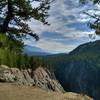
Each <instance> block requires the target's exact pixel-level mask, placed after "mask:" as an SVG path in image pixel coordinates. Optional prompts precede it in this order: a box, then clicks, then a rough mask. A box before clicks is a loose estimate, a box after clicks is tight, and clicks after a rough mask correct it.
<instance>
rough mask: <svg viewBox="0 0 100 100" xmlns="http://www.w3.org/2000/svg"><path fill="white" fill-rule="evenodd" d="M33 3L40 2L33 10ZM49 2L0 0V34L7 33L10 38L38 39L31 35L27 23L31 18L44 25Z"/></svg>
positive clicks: (42, 0) (45, 0) (34, 34)
mask: <svg viewBox="0 0 100 100" xmlns="http://www.w3.org/2000/svg"><path fill="white" fill-rule="evenodd" d="M34 1H38V2H40V6H39V7H36V8H33V7H32V3H34ZM51 2H52V1H50V0H0V33H7V34H8V35H9V36H10V37H14V36H15V35H16V36H18V37H23V36H25V35H26V34H29V35H31V36H33V37H34V38H35V39H36V40H38V39H39V37H38V35H37V34H36V33H32V31H31V29H30V27H29V26H28V24H27V21H28V20H30V19H31V18H34V19H36V20H39V21H41V22H42V23H44V24H48V22H46V18H47V17H48V10H49V8H50V3H51Z"/></svg>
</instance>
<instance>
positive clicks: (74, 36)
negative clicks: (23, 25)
mask: <svg viewBox="0 0 100 100" xmlns="http://www.w3.org/2000/svg"><path fill="white" fill-rule="evenodd" d="M38 5H39V3H38V2H34V3H33V6H35V7H37V6H38ZM95 8H99V5H95V6H94V5H93V4H92V3H91V2H90V3H88V4H86V5H83V4H80V3H79V0H55V1H54V2H53V3H51V8H50V10H49V17H48V19H47V21H48V22H49V23H50V26H48V25H43V24H42V23H41V22H39V21H37V20H34V19H32V20H31V21H30V22H29V25H30V27H31V29H32V31H33V32H35V33H37V34H38V35H39V37H40V40H39V41H37V42H36V41H35V40H34V39H33V38H31V37H29V39H27V40H25V44H28V45H30V46H34V47H39V48H41V49H42V50H44V52H50V53H68V52H70V51H72V50H73V49H75V48H76V47H77V46H79V45H80V44H83V43H86V42H89V41H94V40H95V39H99V38H100V37H98V36H95V34H94V33H95V32H94V30H91V29H90V28H89V27H88V23H89V22H91V21H94V19H91V18H90V17H89V16H87V15H86V14H84V13H83V12H84V11H88V12H89V13H91V14H92V13H94V11H93V10H92V9H95ZM97 13H100V12H97ZM89 34H94V35H93V36H95V37H96V38H95V39H93V40H91V39H90V38H89Z"/></svg>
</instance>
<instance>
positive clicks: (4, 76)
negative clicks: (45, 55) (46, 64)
mask: <svg viewBox="0 0 100 100" xmlns="http://www.w3.org/2000/svg"><path fill="white" fill-rule="evenodd" d="M0 82H9V83H17V84H23V85H30V86H37V87H40V88H43V89H45V90H52V91H58V92H64V90H63V88H62V86H61V85H60V84H59V82H58V81H57V80H56V79H55V78H52V75H51V74H50V72H49V71H46V70H45V69H43V68H42V67H38V68H37V69H36V70H35V71H33V70H31V69H22V70H20V69H18V68H9V67H8V66H5V65H1V66H0Z"/></svg>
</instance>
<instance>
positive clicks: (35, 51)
mask: <svg viewBox="0 0 100 100" xmlns="http://www.w3.org/2000/svg"><path fill="white" fill-rule="evenodd" d="M23 53H24V54H27V55H29V56H34V55H35V56H45V55H50V53H48V52H45V51H44V50H43V49H41V48H39V47H35V46H29V45H25V46H24V48H23Z"/></svg>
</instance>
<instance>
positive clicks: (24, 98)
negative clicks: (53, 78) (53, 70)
mask: <svg viewBox="0 0 100 100" xmlns="http://www.w3.org/2000/svg"><path fill="white" fill-rule="evenodd" d="M0 100H92V99H90V98H88V97H87V96H85V97H82V96H81V95H78V94H75V93H65V94H62V93H56V92H47V91H44V90H42V89H39V88H36V87H29V86H18V85H14V84H8V83H0Z"/></svg>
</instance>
